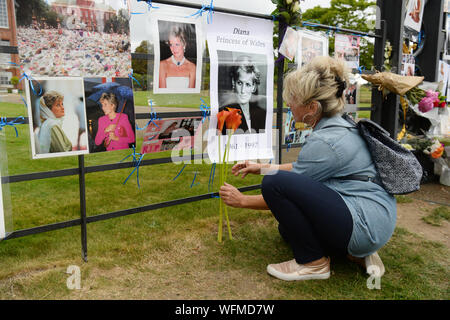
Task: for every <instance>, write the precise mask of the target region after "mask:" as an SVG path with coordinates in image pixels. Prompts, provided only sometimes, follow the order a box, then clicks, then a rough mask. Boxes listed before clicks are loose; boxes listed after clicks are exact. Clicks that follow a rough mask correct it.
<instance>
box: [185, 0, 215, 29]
mask: <svg viewBox="0 0 450 320" xmlns="http://www.w3.org/2000/svg"><path fill="white" fill-rule="evenodd" d="M213 1H214V0H211V3H210V4H209V6H207V5H202V7H201V8H200V9H199V10H198V11H197V12H195V13H193V14H191V15H189V16H186V18H190V17H196V18H198V17H201V16H202V15H203V12H205V11H208V15H207V16H206V21H207V22H208V24H210V23H211V22H212V14H213V13H214V6H213Z"/></svg>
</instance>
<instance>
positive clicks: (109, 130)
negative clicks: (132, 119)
mask: <svg viewBox="0 0 450 320" xmlns="http://www.w3.org/2000/svg"><path fill="white" fill-rule="evenodd" d="M116 126H117V125H116V124H110V125H109V126H107V127H106V129H105V133H109V132H114V131H115V130H116Z"/></svg>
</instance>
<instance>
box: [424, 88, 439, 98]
mask: <svg viewBox="0 0 450 320" xmlns="http://www.w3.org/2000/svg"><path fill="white" fill-rule="evenodd" d="M426 96H427V97H428V98H434V100H436V99H438V97H439V92H436V91H433V90H427V91H426Z"/></svg>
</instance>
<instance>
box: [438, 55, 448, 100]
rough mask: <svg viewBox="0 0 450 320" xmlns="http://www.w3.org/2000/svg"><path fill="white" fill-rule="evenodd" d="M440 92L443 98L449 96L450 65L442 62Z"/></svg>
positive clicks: (439, 77) (439, 79)
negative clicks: (449, 67) (449, 71)
mask: <svg viewBox="0 0 450 320" xmlns="http://www.w3.org/2000/svg"><path fill="white" fill-rule="evenodd" d="M437 81H438V82H439V89H440V90H439V91H440V92H441V94H442V95H443V96H445V95H447V93H448V91H447V81H448V64H447V63H446V62H444V61H442V60H440V61H439V69H438V79H437Z"/></svg>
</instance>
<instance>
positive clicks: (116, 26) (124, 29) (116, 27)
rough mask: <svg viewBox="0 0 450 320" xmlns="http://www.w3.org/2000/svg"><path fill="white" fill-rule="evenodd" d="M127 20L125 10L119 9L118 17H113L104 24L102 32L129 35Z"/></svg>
mask: <svg viewBox="0 0 450 320" xmlns="http://www.w3.org/2000/svg"><path fill="white" fill-rule="evenodd" d="M128 24H129V19H128V14H127V11H126V10H125V9H120V10H119V14H118V15H113V16H112V17H111V18H110V19H109V20H107V21H106V22H105V27H104V32H107V33H122V34H123V33H126V34H128V33H129V27H128Z"/></svg>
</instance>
